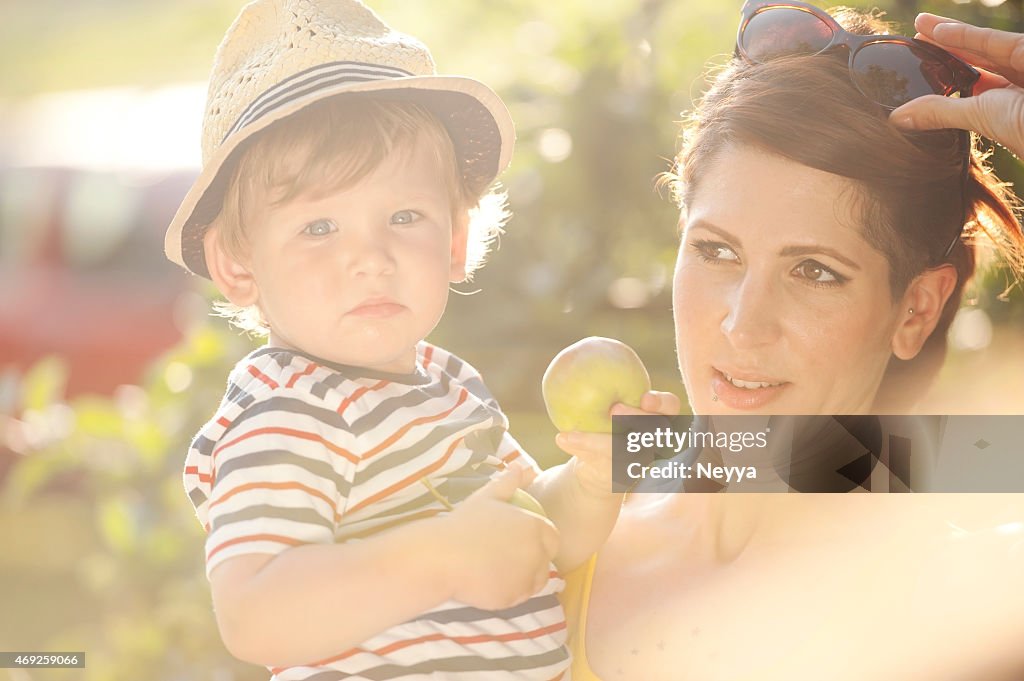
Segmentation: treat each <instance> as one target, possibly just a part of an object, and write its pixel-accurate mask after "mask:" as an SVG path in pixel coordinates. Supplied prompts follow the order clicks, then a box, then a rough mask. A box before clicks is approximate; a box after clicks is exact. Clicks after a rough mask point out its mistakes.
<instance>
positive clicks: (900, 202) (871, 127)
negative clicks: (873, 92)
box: [668, 9, 1024, 413]
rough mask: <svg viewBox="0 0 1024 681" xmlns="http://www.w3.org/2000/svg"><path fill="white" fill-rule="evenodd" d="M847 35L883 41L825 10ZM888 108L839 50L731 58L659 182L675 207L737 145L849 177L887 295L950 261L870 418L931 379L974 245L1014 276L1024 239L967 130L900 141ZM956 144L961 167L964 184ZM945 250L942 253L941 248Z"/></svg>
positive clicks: (862, 17)
mask: <svg viewBox="0 0 1024 681" xmlns="http://www.w3.org/2000/svg"><path fill="white" fill-rule="evenodd" d="M832 14H833V16H834V17H835V18H836V20H837V21H838V22H839V23H840V24H841V25H842V26H843V27H844V28H846V30H848V31H850V32H853V33H859V34H870V33H884V32H887V28H888V26H887V25H886V24H885V23H884V22H882V21H881V20H879V19H878V18H877V17H875V16H872V15H866V14H862V13H859V12H856V11H853V10H846V9H840V10H835V11H833V12H832ZM887 118H888V111H886V110H884V109H882V108H881V107H880V106H878V105H877V104H875V103H873V102H871V101H870V100H868V99H867V98H866V97H864V96H863V95H862V94H861V93H860V92H859V91H858V90H857V88H856V87H855V86H854V84H853V82H852V81H851V80H850V77H849V74H848V70H847V54H846V53H845V52H842V53H837V54H836V55H835V56H832V55H815V56H799V57H786V58H780V59H776V60H773V61H770V62H768V63H765V64H749V63H746V62H744V61H742V60H740V59H734V60H733V62H732V63H731V64H729V66H728V67H726V68H725V69H724V70H723V71H722V72H721V73H720V74H719V75H718V77H717V78H716V80H715V82H714V84H713V85H712V87H711V89H710V90H709V91H708V92H707V93H706V94H705V95H704V97H703V98H702V99H701V101H700V103H699V104H698V106H697V108H696V110H695V111H694V112H693V113H692V114H691V116H690V118H689V120H688V121H687V123H686V124H685V125H684V128H683V131H682V148H681V151H680V152H679V154H678V156H677V157H676V162H675V166H674V170H673V172H672V173H670V174H669V176H668V177H669V185H670V186H671V188H672V192H673V195H674V196H675V198H676V200H677V201H678V202H679V204H680V205H681V206H685V205H686V204H687V202H688V200H689V199H690V198H691V197H692V195H693V192H694V191H695V190H696V188H698V187H699V186H700V175H701V172H702V171H704V170H705V169H706V168H708V167H709V166H710V164H711V163H712V162H714V160H715V158H716V157H717V156H718V154H720V153H721V152H722V151H723V149H725V148H726V147H728V146H729V145H746V146H752V147H756V148H758V149H761V150H762V151H765V152H768V153H771V154H775V155H777V156H780V157H782V158H786V159H788V160H791V161H795V162H797V163H800V164H801V165H805V166H809V167H811V168H815V169H818V170H822V171H825V172H828V173H832V174H835V175H839V176H842V177H845V178H848V179H850V180H853V181H854V182H855V183H856V185H857V186H858V187H860V188H861V190H862V191H860V192H859V193H858V194H859V195H858V196H856V197H853V198H854V199H855V205H856V206H857V208H858V209H859V216H858V217H859V218H860V220H859V225H860V227H861V229H862V233H863V235H864V237H865V239H866V240H867V241H868V242H869V243H870V244H871V245H872V246H874V247H875V248H876V249H877V250H878V251H879V252H881V253H882V254H883V255H885V257H886V259H887V260H888V262H889V268H890V275H889V286H890V290H891V292H892V295H893V298H894V299H896V298H898V297H899V296H901V295H902V294H903V292H904V291H905V289H906V287H907V285H908V284H909V283H910V282H911V281H912V280H913V279H914V277H916V276H917V275H918V274H920V273H921V272H923V271H925V270H926V269H928V268H931V267H936V266H939V265H941V264H943V263H949V264H951V265H953V267H955V268H956V272H957V285H956V288H955V289H954V291H953V293H952V295H951V296H950V298H949V300H948V301H947V303H946V306H945V308H944V309H943V312H942V315H941V318H940V320H939V323H938V325H937V326H936V328H935V331H934V332H933V333H932V335H931V336H930V337H929V338H928V340H927V342H926V343H925V345H924V347H923V348H922V350H921V352H920V353H919V354H918V355H917V356H916V357H915V358H914V359H911V360H907V361H902V360H899V359H897V358H895V357H893V358H892V359H891V361H890V363H889V367H888V369H887V370H886V374H885V378H884V380H883V383H882V386H881V389H880V390H879V393H878V397H877V398H876V401H875V405H874V410H875V411H876V412H880V413H881V412H892V411H900V410H902V409H905V408H906V407H908V406H909V405H910V404H911V403H912V402H913V401H914V398H915V396H917V395H920V394H921V393H922V392H923V389H924V388H925V387H927V385H928V384H929V383H930V382H931V380H932V379H933V378H934V377H935V375H936V374H937V372H938V369H939V368H940V367H941V366H942V362H943V360H944V358H945V353H946V332H947V330H948V329H949V325H950V324H951V323H952V321H953V317H954V316H955V314H956V311H957V309H958V307H959V303H960V299H961V297H962V294H963V290H964V286H965V284H966V283H967V281H968V280H969V279H970V278H971V276H972V275H973V274H974V271H975V267H976V260H977V257H976V250H977V244H978V243H979V241H980V240H982V239H985V240H988V241H990V242H991V243H993V244H994V245H995V246H996V248H997V249H998V250H999V251H1000V252H1001V253H1002V255H1003V256H1004V258H1005V259H1006V260H1007V262H1008V263H1009V265H1010V267H1011V268H1012V270H1013V272H1014V273H1015V275H1016V276H1017V277H1019V276H1020V273H1021V271H1022V270H1024V235H1022V233H1021V227H1020V224H1019V223H1018V221H1017V217H1016V209H1017V202H1016V199H1015V197H1014V196H1013V194H1012V193H1011V191H1010V190H1009V188H1008V187H1007V185H1005V184H1004V183H1002V182H1000V181H999V180H998V178H997V177H996V176H995V175H994V174H993V172H992V170H991V168H990V167H989V166H988V165H987V155H986V154H984V153H982V152H981V151H980V150H979V149H977V148H976V147H975V145H974V144H973V140H972V139H971V137H970V136H969V135H968V134H967V133H963V132H961V131H954V130H942V131H937V132H928V133H917V134H906V133H903V132H901V131H899V130H898V129H896V128H895V127H893V126H891V125H890V124H889V123H888V120H887ZM966 145H971V155H970V169H969V173H968V174H967V175H966V182H965V181H964V177H965V174H964V159H965V158H966V149H965V146H966ZM957 234H960V237H959V238H958V239H957V240H956V243H955V245H954V246H953V249H952V252H951V253H950V254H949V255H948V257H944V252H945V251H946V248H947V247H948V246H949V244H950V243H951V241H952V240H953V239H955V238H956V235H957Z"/></svg>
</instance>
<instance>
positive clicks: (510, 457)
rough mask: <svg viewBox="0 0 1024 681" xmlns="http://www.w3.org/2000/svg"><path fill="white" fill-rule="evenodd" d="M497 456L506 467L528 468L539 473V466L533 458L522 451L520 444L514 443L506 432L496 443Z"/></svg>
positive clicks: (514, 440) (512, 438)
mask: <svg viewBox="0 0 1024 681" xmlns="http://www.w3.org/2000/svg"><path fill="white" fill-rule="evenodd" d="M497 456H498V458H499V459H501V460H502V461H504V462H505V464H506V465H509V466H522V467H523V468H529V469H531V470H533V471H534V472H536V473H540V470H541V469H540V466H539V465H538V464H537V462H536V461H535V460H534V458H533V457H532V456H530V455H529V454H528V453H527V452H526V450H525V449H523V446H522V445H521V444H519V443H518V442H516V439H515V438H514V437H512V434H511V433H509V432H508V431H505V433H504V434H503V436H502V438H501V442H499V443H498V451H497Z"/></svg>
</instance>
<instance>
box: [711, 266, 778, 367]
mask: <svg viewBox="0 0 1024 681" xmlns="http://www.w3.org/2000/svg"><path fill="white" fill-rule="evenodd" d="M725 303H726V311H725V317H724V318H723V319H722V324H721V328H722V333H723V334H724V335H725V337H726V338H727V339H728V340H729V343H730V344H731V345H732V346H733V347H734V348H736V349H738V350H744V349H750V348H756V347H760V346H764V345H770V344H772V343H774V342H775V341H777V340H778V339H779V337H780V335H781V329H782V326H781V324H780V319H779V316H780V314H781V313H782V305H781V301H780V300H779V295H778V291H776V290H775V288H774V287H773V286H772V285H771V283H770V282H769V281H767V280H766V278H760V277H757V276H756V275H754V274H752V273H750V272H748V273H747V275H746V276H744V277H743V279H741V280H739V281H738V282H736V287H735V288H734V289H733V290H732V291H730V292H729V293H728V294H727V295H726V301H725Z"/></svg>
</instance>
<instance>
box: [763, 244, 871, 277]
mask: <svg viewBox="0 0 1024 681" xmlns="http://www.w3.org/2000/svg"><path fill="white" fill-rule="evenodd" d="M779 255H781V256H783V257H793V256H796V255H827V256H829V257H832V258H835V259H836V260H838V261H839V262H841V263H843V264H844V265H846V266H847V267H850V268H852V269H855V270H857V271H860V265H858V264H857V263H855V262H854V261H852V260H850V259H849V258H847V257H846V256H845V255H843V254H842V253H840V252H839V251H837V250H836V249H834V248H829V247H828V246H821V245H818V244H811V245H807V246H786V247H785V248H783V249H782V250H781V251H779Z"/></svg>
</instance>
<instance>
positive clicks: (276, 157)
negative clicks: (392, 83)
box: [210, 94, 510, 335]
mask: <svg viewBox="0 0 1024 681" xmlns="http://www.w3.org/2000/svg"><path fill="white" fill-rule="evenodd" d="M417 144H424V145H425V146H426V149H428V150H429V152H430V153H431V154H432V156H433V157H434V159H435V160H436V162H437V168H438V169H440V170H441V172H442V173H443V179H444V183H445V186H446V187H447V189H448V192H449V197H450V199H451V204H452V208H453V215H452V223H453V225H466V229H467V248H466V279H467V280H469V279H471V278H472V274H473V272H474V271H476V270H477V269H479V268H480V267H482V266H483V264H484V261H485V260H486V259H487V254H488V252H489V251H490V248H491V244H493V243H494V240H495V239H496V238H497V236H498V235H499V234H501V233H502V228H503V226H504V224H505V222H507V220H508V218H509V217H510V214H509V212H508V210H507V203H506V195H505V193H504V192H501V191H497V190H495V189H494V188H489V187H474V186H472V184H471V183H470V182H469V181H467V180H466V179H465V177H464V175H463V173H462V172H461V170H460V164H459V160H458V159H457V158H456V156H455V149H454V147H453V145H452V141H451V138H450V137H449V136H448V133H447V131H446V130H445V128H444V126H443V125H442V124H441V122H440V121H438V119H437V118H436V117H435V116H434V115H433V114H432V113H430V111H429V110H428V109H426V108H425V107H423V106H422V105H419V104H415V103H413V102H408V101H403V100H382V99H374V98H373V97H370V96H361V95H351V94H350V95H346V96H342V97H335V98H331V99H326V100H323V101H321V102H317V103H315V104H312V105H310V106H308V107H306V108H304V109H302V110H301V111H299V112H297V113H295V114H293V115H291V116H289V117H288V118H286V119H285V120H283V121H281V122H279V123H277V124H275V125H273V126H271V127H269V128H267V129H266V130H264V131H263V132H262V133H260V134H259V135H257V136H256V137H255V138H254V139H253V141H252V143H251V145H250V146H249V147H248V148H247V149H245V151H244V152H243V154H242V157H241V158H240V159H239V162H238V165H237V167H236V168H235V170H234V172H233V174H232V177H231V181H230V183H229V184H228V188H227V190H226V191H225V193H224V204H223V207H222V208H221V212H220V214H219V215H218V216H217V218H216V219H215V220H214V221H213V223H211V225H210V228H211V229H214V230H216V235H215V236H216V238H217V239H218V240H219V241H220V244H221V247H222V248H223V249H224V250H225V251H226V252H227V253H228V254H229V255H231V256H232V257H233V258H235V259H237V260H240V261H244V260H245V259H246V254H247V253H248V240H247V233H246V228H245V225H246V224H247V223H248V222H249V217H250V216H251V215H252V213H253V211H254V210H256V209H258V208H259V207H260V206H261V205H263V206H265V205H267V203H268V202H269V203H271V204H272V205H280V204H283V203H286V202H288V201H291V200H293V199H295V198H298V197H300V196H305V195H311V196H313V197H318V196H321V195H325V194H329V193H330V192H332V191H338V190H341V189H344V188H346V187H349V186H352V185H354V184H356V183H358V182H359V181H360V180H362V179H363V178H365V177H366V176H368V175H370V174H371V173H372V172H373V171H374V170H375V169H376V168H377V167H378V166H379V165H380V164H381V162H382V161H384V159H385V158H387V157H388V156H390V155H391V154H392V153H394V152H396V151H399V152H402V151H409V150H411V149H412V148H413V147H414V146H415V145H417ZM214 309H215V310H216V312H217V314H219V315H220V316H222V317H226V318H227V319H228V320H230V321H231V323H232V325H234V326H236V327H238V328H240V329H242V330H244V331H247V332H250V333H253V334H257V335H265V334H266V333H267V332H268V331H269V328H268V327H267V325H266V323H265V321H264V320H263V317H262V315H261V314H260V311H259V309H258V308H257V307H256V306H255V305H253V306H249V307H239V306H237V305H233V304H231V303H228V302H224V301H219V302H216V303H214Z"/></svg>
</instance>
